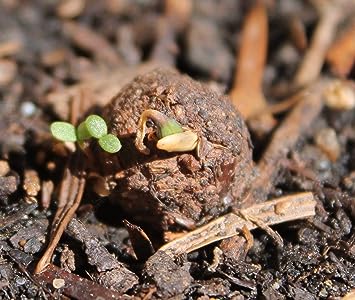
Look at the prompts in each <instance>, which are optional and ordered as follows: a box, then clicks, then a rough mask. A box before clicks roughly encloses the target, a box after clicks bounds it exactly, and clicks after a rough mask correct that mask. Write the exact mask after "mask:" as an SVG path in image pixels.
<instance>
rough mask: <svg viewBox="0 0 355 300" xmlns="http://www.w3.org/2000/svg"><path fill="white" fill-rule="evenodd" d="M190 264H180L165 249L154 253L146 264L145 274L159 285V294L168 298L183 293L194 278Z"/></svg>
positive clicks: (149, 279)
mask: <svg viewBox="0 0 355 300" xmlns="http://www.w3.org/2000/svg"><path fill="white" fill-rule="evenodd" d="M187 267H188V266H187V265H186V266H183V267H180V266H178V265H177V264H176V263H175V262H174V261H173V260H172V258H171V257H170V256H168V255H167V254H166V253H165V252H164V251H158V252H156V253H155V254H154V255H152V256H151V257H150V258H149V259H148V261H147V262H146V264H145V267H144V271H143V272H144V276H145V278H146V279H148V281H151V282H152V283H154V284H155V285H156V286H157V294H158V295H159V297H161V298H162V299H168V298H170V297H174V296H177V295H180V294H183V292H184V291H185V289H187V288H188V287H189V286H190V285H191V282H192V280H193V278H192V277H191V275H190V272H189V270H188V268H187Z"/></svg>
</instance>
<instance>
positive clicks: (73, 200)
mask: <svg viewBox="0 0 355 300" xmlns="http://www.w3.org/2000/svg"><path fill="white" fill-rule="evenodd" d="M66 175H67V176H66V177H65V179H64V182H63V185H62V188H61V191H60V196H59V198H60V199H61V200H60V201H59V204H58V209H57V212H56V215H55V217H54V220H53V223H52V230H51V232H50V239H49V243H48V246H47V249H46V251H45V252H44V254H43V256H42V257H41V259H40V260H39V262H38V263H37V266H36V268H35V272H36V273H39V272H41V271H42V270H43V269H44V268H45V267H46V266H47V265H49V264H50V262H51V259H52V256H53V252H54V250H55V248H56V247H57V244H58V242H59V240H60V238H61V236H62V235H63V232H64V230H65V228H66V227H67V225H68V224H69V222H70V221H71V219H72V218H73V216H74V214H75V212H76V210H77V209H78V207H79V205H80V202H81V199H82V196H83V193H84V188H85V182H86V180H85V178H84V177H77V176H75V175H72V174H70V171H69V170H68V169H67V170H66ZM64 199H65V201H64ZM61 201H62V202H61ZM64 202H65V204H64Z"/></svg>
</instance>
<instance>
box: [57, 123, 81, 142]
mask: <svg viewBox="0 0 355 300" xmlns="http://www.w3.org/2000/svg"><path fill="white" fill-rule="evenodd" d="M50 129H51V132H52V135H53V136H54V137H55V138H56V139H58V140H61V141H63V142H75V141H76V140H77V138H76V132H75V127H74V126H73V125H72V124H70V123H67V122H53V123H52V124H51V127H50Z"/></svg>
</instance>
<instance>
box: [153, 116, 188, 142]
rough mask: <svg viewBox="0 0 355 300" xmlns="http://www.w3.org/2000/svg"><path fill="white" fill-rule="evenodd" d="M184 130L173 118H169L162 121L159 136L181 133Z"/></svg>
mask: <svg viewBox="0 0 355 300" xmlns="http://www.w3.org/2000/svg"><path fill="white" fill-rule="evenodd" d="M183 131H184V130H183V129H182V127H181V125H180V124H179V123H178V122H177V121H175V120H174V119H169V120H168V121H166V122H164V123H163V124H161V126H160V136H159V137H160V138H164V137H166V136H168V135H172V134H175V133H181V132H183Z"/></svg>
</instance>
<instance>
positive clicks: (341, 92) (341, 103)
mask: <svg viewBox="0 0 355 300" xmlns="http://www.w3.org/2000/svg"><path fill="white" fill-rule="evenodd" d="M324 96H325V103H326V105H327V106H328V107H330V108H332V109H337V110H351V109H353V108H354V107H355V85H354V84H353V83H351V82H350V81H340V80H336V81H334V82H333V83H331V84H330V86H329V87H328V88H327V89H326V91H325V92H324Z"/></svg>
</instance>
